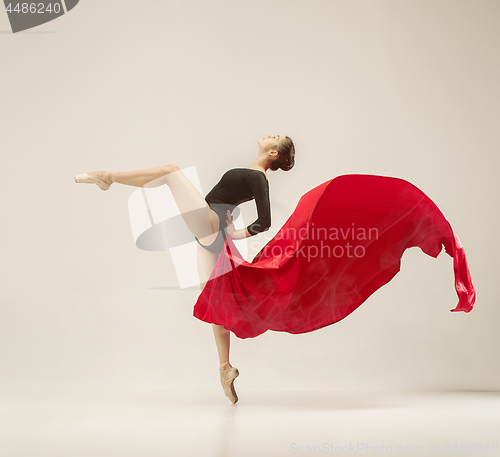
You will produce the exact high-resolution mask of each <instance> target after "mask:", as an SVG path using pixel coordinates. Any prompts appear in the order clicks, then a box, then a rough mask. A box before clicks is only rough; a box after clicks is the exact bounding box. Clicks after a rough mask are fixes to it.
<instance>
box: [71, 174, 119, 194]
mask: <svg viewBox="0 0 500 457" xmlns="http://www.w3.org/2000/svg"><path fill="white" fill-rule="evenodd" d="M75 182H77V183H89V184H97V185H98V186H99V187H100V188H101V189H102V190H108V189H109V187H110V186H111V184H113V179H112V175H111V172H109V171H90V172H88V173H82V174H81V175H77V176H75Z"/></svg>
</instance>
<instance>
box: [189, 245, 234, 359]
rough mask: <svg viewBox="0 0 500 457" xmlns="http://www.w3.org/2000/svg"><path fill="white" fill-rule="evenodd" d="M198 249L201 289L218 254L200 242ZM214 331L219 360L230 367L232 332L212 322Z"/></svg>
mask: <svg viewBox="0 0 500 457" xmlns="http://www.w3.org/2000/svg"><path fill="white" fill-rule="evenodd" d="M197 249H198V252H197V254H198V276H199V278H200V287H201V290H203V289H204V288H205V285H206V284H207V281H208V278H209V277H210V274H211V273H212V270H213V269H214V266H215V263H216V262H217V258H218V256H217V254H214V253H213V252H210V251H208V250H207V249H205V248H203V247H202V246H200V245H199V244H198V245H197ZM212 327H213V332H214V336H215V344H216V345H217V353H218V354H219V362H220V366H221V367H225V368H230V367H231V364H230V363H229V344H230V338H231V332H230V331H229V330H226V329H225V328H224V327H223V326H222V325H216V324H212Z"/></svg>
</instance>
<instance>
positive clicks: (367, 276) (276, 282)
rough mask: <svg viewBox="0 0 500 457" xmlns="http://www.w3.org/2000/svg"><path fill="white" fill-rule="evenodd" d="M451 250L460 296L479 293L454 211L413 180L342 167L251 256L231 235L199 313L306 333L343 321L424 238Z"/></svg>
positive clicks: (247, 330) (238, 325)
mask: <svg viewBox="0 0 500 457" xmlns="http://www.w3.org/2000/svg"><path fill="white" fill-rule="evenodd" d="M441 245H444V248H445V251H446V252H447V253H448V254H449V255H450V256H451V257H453V269H454V271H455V290H456V291H457V294H458V298H459V301H458V305H457V306H456V308H455V309H452V310H451V311H465V312H467V313H468V312H470V311H471V310H472V308H473V305H474V302H475V299H476V292H475V290H474V287H473V285H472V280H471V276H470V273H469V269H468V265H467V259H466V257H465V252H464V249H463V247H462V245H461V244H460V240H459V239H458V237H457V236H456V235H455V233H454V232H453V229H452V228H451V225H450V223H449V221H448V219H447V218H446V217H445V216H444V214H443V213H442V212H441V210H440V209H439V208H438V207H437V206H436V204H435V203H434V202H433V201H432V200H431V199H430V198H429V197H427V196H426V195H425V194H424V193H423V192H422V191H421V190H420V189H418V188H417V187H415V186H414V185H413V184H411V183H409V182H408V181H405V180H403V179H399V178H391V177H385V176H376V175H343V176H338V177H336V178H334V179H331V180H329V181H327V182H325V183H323V184H321V185H319V186H318V187H315V188H314V189H312V190H310V191H309V192H307V193H306V194H304V195H303V196H302V197H301V198H300V201H299V203H298V204H297V207H296V208H295V211H294V212H293V213H292V215H291V216H290V217H289V219H288V220H287V221H286V222H285V224H284V225H283V227H282V228H281V229H280V230H279V232H278V233H277V234H276V235H275V237H274V238H273V239H271V240H270V241H269V242H268V243H267V244H266V245H265V246H264V247H263V248H262V249H261V251H260V252H259V253H258V254H257V256H256V257H255V258H254V259H253V260H252V262H251V263H249V262H246V261H245V260H243V258H242V257H241V255H240V254H239V252H238V250H237V249H236V247H235V245H234V243H233V242H232V240H231V238H230V237H229V236H226V240H225V244H224V249H223V251H222V252H221V254H220V255H219V258H218V260H217V263H216V265H215V267H214V270H213V272H212V274H211V276H210V279H209V280H208V282H207V284H206V286H205V288H204V290H203V291H202V293H201V294H200V296H199V297H198V300H197V302H196V305H195V307H194V313H193V315H194V316H195V317H196V318H198V319H200V320H202V321H204V322H208V323H214V324H219V325H222V326H224V327H225V328H226V329H228V330H231V331H232V332H233V333H234V334H235V335H236V336H237V337H239V338H252V337H256V336H258V335H260V334H262V333H264V332H265V331H267V330H274V331H280V332H288V333H305V332H311V331H313V330H317V329H320V328H322V327H325V326H327V325H330V324H333V323H335V322H338V321H340V320H341V319H343V318H344V317H346V316H348V315H349V314H350V313H352V312H353V311H354V310H355V309H356V308H357V307H358V306H359V305H361V304H362V303H363V302H364V301H365V300H366V299H367V298H368V297H369V296H370V295H371V294H373V292H375V291H376V290H377V289H379V288H380V287H382V286H383V285H384V284H387V283H388V282H389V281H390V280H391V279H392V278H393V277H394V276H395V275H396V273H397V272H398V271H399V270H400V265H401V257H402V255H403V252H404V251H405V250H406V249H408V248H410V247H413V246H418V247H419V248H420V249H421V250H422V251H423V252H425V253H426V254H428V255H430V256H432V257H437V256H438V254H439V253H440V252H441V248H442V246H441Z"/></svg>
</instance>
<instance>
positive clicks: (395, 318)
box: [0, 0, 500, 392]
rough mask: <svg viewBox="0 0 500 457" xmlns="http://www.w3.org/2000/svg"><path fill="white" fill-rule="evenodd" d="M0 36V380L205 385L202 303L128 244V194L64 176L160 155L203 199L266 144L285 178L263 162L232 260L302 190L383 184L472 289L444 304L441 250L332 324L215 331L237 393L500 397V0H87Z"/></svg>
mask: <svg viewBox="0 0 500 457" xmlns="http://www.w3.org/2000/svg"><path fill="white" fill-rule="evenodd" d="M8 30H9V24H8V20H7V16H6V15H4V14H0V31H2V33H1V34H0V58H1V62H0V65H1V71H0V81H1V84H0V101H1V110H0V120H1V123H0V125H1V135H0V151H1V154H2V179H1V181H0V186H1V191H2V196H3V198H2V221H3V223H2V263H1V277H2V287H1V289H0V299H1V308H0V388H2V389H116V390H120V389H131V390H162V389H169V390H177V389H178V390H192V389H195V390H214V391H215V390H217V391H219V390H220V384H219V376H218V358H217V353H216V346H215V342H214V339H213V333H212V328H211V326H210V325H208V324H206V323H204V322H201V321H199V320H197V319H195V318H194V317H193V316H192V312H193V305H194V303H195V302H196V299H197V297H198V294H199V291H198V290H194V289H191V290H189V289H188V290H179V289H178V283H177V279H176V275H175V271H174V267H173V264H172V260H171V258H170V257H169V256H168V254H167V253H166V252H147V251H141V250H139V249H137V248H136V247H135V245H134V242H133V238H132V234H131V229H130V222H129V219H128V210H127V200H128V198H129V196H130V195H131V193H132V192H133V191H135V190H136V188H133V187H128V186H121V185H119V184H114V185H113V186H112V187H111V189H110V190H109V191H107V192H103V191H101V190H100V189H99V188H98V187H97V186H93V185H92V186H91V185H84V184H75V182H74V180H73V177H74V175H76V174H79V173H83V172H85V171H94V170H113V171H126V170H132V169H140V168H150V167H155V166H159V165H162V164H166V163H170V162H173V163H176V164H177V165H179V166H180V167H181V168H186V167H191V166H195V167H196V170H197V173H198V176H199V178H200V182H201V185H202V187H203V190H204V192H205V193H207V192H208V191H209V190H210V189H211V187H212V186H213V185H215V183H216V182H217V181H218V180H219V179H220V177H221V175H222V174H223V173H224V172H225V171H226V170H228V169H230V168H233V167H246V166H249V165H250V164H251V163H252V162H253V161H254V159H255V157H256V154H257V139H258V138H260V137H262V136H264V135H266V134H268V133H271V134H284V135H288V136H290V137H291V138H292V139H293V140H294V142H295V145H296V148H297V157H296V165H295V168H294V169H293V170H292V171H290V172H288V173H285V172H282V171H278V172H276V173H272V172H269V173H268V175H269V180H270V189H271V203H272V212H273V213H272V217H273V219H272V227H271V229H270V230H269V232H267V233H265V234H261V235H259V236H258V237H257V238H254V239H250V240H248V241H249V242H250V241H251V242H252V243H254V245H253V246H251V247H250V249H249V254H248V257H249V259H251V258H252V257H253V255H254V254H255V253H256V252H257V251H258V250H259V248H260V247H262V246H263V245H264V244H265V242H266V241H267V240H268V239H270V237H271V236H273V235H274V234H275V233H276V232H277V231H278V230H279V228H280V227H281V225H282V224H283V223H284V222H285V221H286V219H287V218H288V216H289V215H290V214H291V213H292V211H293V210H294V208H295V205H296V204H297V202H298V200H299V198H300V196H301V195H303V194H304V193H305V192H307V191H308V190H310V189H311V188H313V187H315V186H317V185H319V184H321V183H323V182H324V181H327V180H329V179H332V178H334V177H335V176H338V175H341V174H348V173H366V174H379V175H384V176H395V177H400V178H403V179H406V180H408V181H410V182H411V183H413V184H415V185H416V186H417V187H419V188H420V189H421V190H423V191H424V192H425V193H426V194H427V195H428V196H429V197H430V198H432V199H433V200H434V201H435V202H436V203H437V204H438V206H439V207H440V208H441V209H442V210H443V212H444V213H445V215H446V216H447V217H448V219H449V220H450V222H451V224H452V226H453V228H454V230H455V231H456V233H457V234H458V236H459V238H460V240H461V242H462V244H463V245H464V247H465V252H466V254H467V258H468V262H469V267H470V270H471V274H472V279H473V282H474V285H475V287H476V290H477V295H478V298H477V302H476V305H475V309H474V310H473V311H472V312H471V313H469V314H465V313H450V311H449V310H450V309H452V308H454V307H455V305H456V303H457V301H458V298H457V296H456V293H455V290H454V282H453V279H454V277H453V261H452V259H451V257H449V256H448V255H447V254H446V253H445V252H444V250H443V252H442V253H441V254H440V255H439V257H438V258H437V259H433V258H431V257H428V256H427V255H425V254H424V253H422V252H421V251H420V250H419V249H417V248H414V249H411V250H408V251H406V253H405V254H404V256H403V259H402V267H401V271H400V273H398V275H396V277H395V278H394V279H393V280H392V281H391V282H390V283H389V284H387V285H386V286H384V287H383V288H381V289H380V290H379V291H377V292H376V293H375V294H374V295H373V296H372V297H370V298H369V299H368V301H367V302H365V303H364V304H363V305H361V307H360V308H359V309H358V310H356V311H355V312H354V313H353V314H351V315H350V316H348V317H347V318H346V319H344V320H343V321H341V322H339V323H337V324H334V325H332V326H329V327H326V328H324V329H321V330H318V331H315V332H312V333H309V334H304V335H290V334H286V333H276V332H267V333H265V334H264V335H261V336H259V337H257V338H255V339H246V340H239V339H237V338H235V337H234V336H233V338H232V340H231V341H232V343H231V351H232V352H231V354H232V356H231V361H232V363H233V364H234V365H235V366H237V367H238V368H239V369H240V371H241V372H242V373H243V372H244V373H245V376H242V377H241V378H240V379H239V380H238V383H239V384H238V385H239V391H242V392H243V391H244V390H278V389H279V390H457V389H465V390H497V389H499V388H500V362H499V359H498V348H499V345H500V333H499V332H498V322H499V318H500V310H499V307H498V297H499V296H500V287H499V281H498V267H499V265H498V258H499V254H500V253H499V249H498V242H497V236H498V224H499V222H500V219H499V209H498V203H497V198H498V197H499V195H500V192H499V184H498V182H499V180H498V174H499V147H500V135H499V129H498V125H499V121H500V116H499V114H500V92H499V85H498V81H499V80H500V53H499V52H498V31H499V30H500V3H499V2H498V1H496V0H492V1H486V0H476V1H474V2H471V1H462V0H453V1H451V0H449V1H448V0H441V1H439V2H436V1H430V0H413V1H410V0H407V1H404V2H402V1H396V0H394V1H388V0H370V1H367V0H365V1H359V0H349V1H347V0H343V1H337V0H328V1H319V0H313V1H306V0H286V1H270V0H265V1H255V0H253V1H252V2H234V1H228V0H226V1H211V2H206V1H201V0H200V1H186V0H182V1H159V0H141V1H140V2H139V1H130V0H129V1H126V0H106V1H98V0H81V2H80V3H79V4H78V6H77V7H76V8H75V9H74V10H72V11H71V13H70V14H68V15H65V16H64V17H62V18H60V19H58V20H56V21H53V22H50V23H47V24H44V25H42V26H39V27H37V28H35V29H32V30H30V31H26V32H21V33H17V34H12V33H11V32H10V31H8ZM242 211H244V214H245V217H246V218H247V220H248V221H251V220H253V219H252V218H254V217H255V215H256V211H255V205H254V204H253V203H250V202H248V203H245V204H244V205H243V206H242Z"/></svg>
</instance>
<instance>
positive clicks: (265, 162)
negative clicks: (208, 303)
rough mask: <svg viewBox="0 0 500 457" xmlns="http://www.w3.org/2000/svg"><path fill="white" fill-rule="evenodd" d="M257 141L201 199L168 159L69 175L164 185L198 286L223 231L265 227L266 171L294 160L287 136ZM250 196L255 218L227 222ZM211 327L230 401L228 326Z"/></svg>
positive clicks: (106, 184) (105, 183)
mask: <svg viewBox="0 0 500 457" xmlns="http://www.w3.org/2000/svg"><path fill="white" fill-rule="evenodd" d="M257 143H258V150H257V157H256V159H255V161H254V162H253V163H252V164H251V165H250V166H248V167H244V168H233V169H231V170H229V171H227V172H226V173H224V175H223V176H222V178H221V179H220V181H219V182H218V183H217V184H216V185H215V186H214V188H213V189H212V190H211V191H210V192H209V193H208V194H207V196H206V197H205V198H203V196H202V195H201V194H200V193H199V192H198V190H197V189H196V188H195V186H193V184H192V183H191V182H190V181H189V180H188V178H187V177H186V176H185V175H184V174H183V173H182V171H181V170H180V169H179V167H178V166H177V165H175V164H173V163H169V164H166V165H162V166H159V167H156V168H147V169H142V170H133V171H122V172H120V171H118V172H111V171H92V172H88V173H83V174H81V175H77V176H75V181H76V182H77V183H91V184H96V185H98V186H99V187H100V188H101V189H102V190H108V189H109V188H110V186H111V185H112V184H113V183H119V184H124V185H127V186H134V187H146V188H149V187H157V186H160V185H164V184H166V185H168V186H169V188H170V190H171V192H172V195H173V197H174V199H175V202H176V204H177V207H178V208H179V211H180V213H181V215H182V217H183V219H184V221H185V222H186V225H187V227H188V228H189V230H190V231H191V233H193V235H194V236H195V238H196V241H197V242H198V249H197V267H198V275H199V278H200V287H201V290H202V291H203V289H204V288H205V285H206V284H207V281H208V278H209V277H210V274H211V273H212V270H213V268H214V266H215V264H216V262H217V259H218V257H219V255H220V253H221V252H222V249H223V247H224V240H225V237H226V235H229V236H230V237H231V238H232V239H235V240H239V239H244V238H248V237H250V236H254V235H257V234H258V233H261V232H264V231H266V230H268V229H269V227H270V225H271V208H270V200H269V181H268V180H267V171H268V170H272V171H276V170H279V169H281V170H284V171H289V170H291V169H292V168H293V166H294V164H295V146H294V144H293V141H292V140H291V139H290V138H289V137H287V136H284V135H267V136H265V137H263V138H260V139H259V140H258V142H257ZM253 199H254V200H255V203H256V206H257V213H258V217H257V219H256V220H255V221H254V222H253V223H252V224H250V225H249V226H247V227H245V228H243V229H239V230H235V229H234V225H233V222H232V212H233V210H234V208H235V207H236V206H238V205H240V204H241V203H243V202H247V201H250V200H253ZM212 328H213V332H214V337H215V343H216V346H217V352H218V356H219V373H220V381H221V384H222V387H223V389H224V393H225V395H226V396H227V397H228V398H229V400H230V401H231V402H232V403H233V404H234V403H236V402H237V401H238V396H237V394H236V391H235V389H234V381H235V379H236V378H237V377H238V376H239V371H238V369H237V368H235V367H233V366H232V365H231V363H230V362H229V347H230V336H231V331H230V330H228V329H226V328H224V326H222V325H216V324H212Z"/></svg>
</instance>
